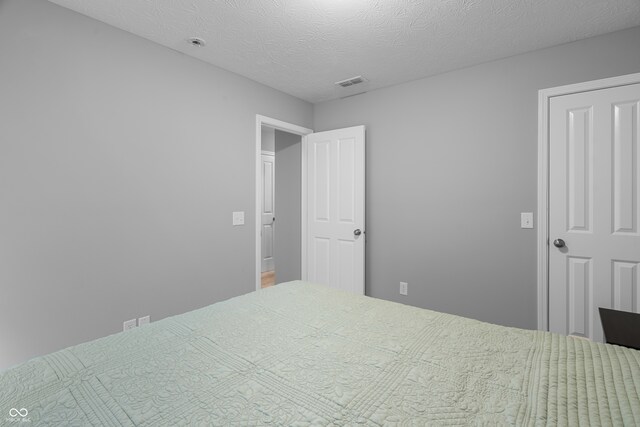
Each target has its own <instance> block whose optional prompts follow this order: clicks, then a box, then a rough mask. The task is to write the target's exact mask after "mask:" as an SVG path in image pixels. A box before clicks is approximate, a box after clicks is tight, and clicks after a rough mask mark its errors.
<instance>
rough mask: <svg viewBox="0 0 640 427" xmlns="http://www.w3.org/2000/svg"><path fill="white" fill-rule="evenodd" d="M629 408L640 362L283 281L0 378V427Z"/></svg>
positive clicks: (573, 414) (509, 421) (432, 419)
mask: <svg viewBox="0 0 640 427" xmlns="http://www.w3.org/2000/svg"><path fill="white" fill-rule="evenodd" d="M639 395H640V351H635V350H630V349H624V348H621V347H617V346H611V345H604V344H595V343H591V342H588V341H585V340H580V339H574V338H567V337H563V336H559V335H555V334H550V333H546V332H537V331H527V330H521V329H513V328H505V327H501V326H496V325H491V324H487V323H482V322H478V321H474V320H469V319H465V318H462V317H457V316H452V315H447V314H442V313H437V312H433V311H428V310H423V309H419V308H414V307H409V306H404V305H401V304H395V303H391V302H387V301H382V300H376V299H372V298H367V297H362V296H354V295H350V294H345V293H342V292H338V291H335V290H331V289H328V288H325V287H321V286H315V285H311V284H308V283H304V282H291V283H287V284H282V285H278V286H275V287H273V288H269V289H266V290H263V291H259V292H254V293H251V294H248V295H245V296H241V297H238V298H234V299H231V300H228V301H225V302H221V303H218V304H214V305H211V306H209V307H206V308H203V309H200V310H196V311H193V312H190V313H186V314H183V315H180V316H176V317H172V318H168V319H165V320H162V321H159V322H155V323H152V324H150V325H149V326H145V327H142V328H137V329H134V330H132V331H129V332H124V333H119V334H116V335H112V336H109V337H106V338H102V339H99V340H96V341H92V342H89V343H86V344H82V345H78V346H75V347H70V348H67V349H65V350H62V351H59V352H57V353H53V354H49V355H47V356H44V357H40V358H37V359H34V360H31V361H29V362H27V363H25V364H23V365H20V366H17V367H15V368H13V369H11V370H8V371H5V372H3V373H0V424H3V423H4V424H6V425H26V424H24V423H25V422H30V424H29V425H64V426H73V425H77V426H90V425H95V426H133V425H136V426H182V425H202V426H209V425H287V426H288V425H323V426H324V425H340V426H342V425H517V426H521V425H588V424H591V425H640V400H639ZM12 409H14V411H12ZM23 409H24V410H27V411H28V415H26V416H25V417H23V416H22V415H23V414H24V411H22V412H20V413H18V410H23ZM11 415H13V416H11ZM18 423H20V424H18Z"/></svg>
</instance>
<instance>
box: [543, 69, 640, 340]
mask: <svg viewBox="0 0 640 427" xmlns="http://www.w3.org/2000/svg"><path fill="white" fill-rule="evenodd" d="M636 83H640V73H635V74H627V75H624V76H619V77H611V78H608V79H601V80H593V81H589V82H583V83H576V84H571V85H567V86H559V87H554V88H549V89H542V90H540V91H538V270H537V282H538V309H537V316H538V329H539V330H543V331H548V330H549V102H550V99H551V98H553V97H555V96H563V95H571V94H574V93H579V92H589V91H592V90H600V89H608V88H612V87H617V86H626V85H632V84H636Z"/></svg>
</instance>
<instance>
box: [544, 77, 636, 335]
mask: <svg viewBox="0 0 640 427" xmlns="http://www.w3.org/2000/svg"><path fill="white" fill-rule="evenodd" d="M639 106H640V85H639V84H635V85H629V86H621V87H615V88H610V89H603V90H596V91H589V92H582V93H576V94H572V95H566V96H559V97H555V98H551V101H550V110H549V114H550V115H549V137H550V146H549V240H550V250H549V329H550V330H551V331H552V332H559V333H563V334H573V335H579V336H585V337H588V338H590V339H593V340H595V341H603V333H602V327H601V324H600V317H599V314H598V307H607V308H616V309H621V310H628V311H635V312H638V311H639V309H640V305H639V304H638V298H639V296H638V292H637V291H638V289H637V274H638V273H637V270H638V267H637V266H638V263H640V234H639V233H638V221H639V218H640V216H639V215H640V204H639V203H640V174H639V171H638V165H639V164H640V160H639V159H640V152H639V150H638V148H639V147H638V126H639V125H640V113H639V112H640V108H639ZM555 239H562V240H563V241H564V242H565V246H564V247H561V248H558V247H556V246H554V245H553V244H552V242H553V241H554V240H555Z"/></svg>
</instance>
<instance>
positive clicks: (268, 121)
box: [254, 114, 313, 290]
mask: <svg viewBox="0 0 640 427" xmlns="http://www.w3.org/2000/svg"><path fill="white" fill-rule="evenodd" d="M263 125H264V126H268V127H270V128H273V129H278V130H281V131H284V132H289V133H293V134H296V135H301V136H302V153H303V159H304V153H305V152H306V151H305V138H304V135H308V134H310V133H313V130H312V129H307V128H305V127H302V126H298V125H294V124H291V123H287V122H283V121H282V120H278V119H272V118H271V117H266V116H261V115H260V114H256V148H255V152H256V155H255V174H256V175H255V183H256V188H255V196H256V197H255V202H256V205H255V209H254V211H255V244H256V247H255V256H256V258H255V278H256V290H259V289H260V284H261V283H260V282H261V280H260V273H261V271H262V247H261V241H260V228H261V226H262V224H261V223H262V216H261V212H260V199H261V196H262V191H261V189H262V185H261V184H262V126H263ZM302 167H303V169H302V176H303V177H304V162H303V164H302ZM303 180H304V178H303ZM302 193H303V194H302V196H303V199H302V200H304V195H305V189H304V181H303V187H302ZM304 213H305V208H304V204H303V206H302V215H303V216H302V224H304V223H305V221H304ZM303 231H304V225H303ZM302 235H303V236H304V232H303V234H302ZM303 239H304V237H303ZM303 248H304V246H303ZM303 277H304V276H303Z"/></svg>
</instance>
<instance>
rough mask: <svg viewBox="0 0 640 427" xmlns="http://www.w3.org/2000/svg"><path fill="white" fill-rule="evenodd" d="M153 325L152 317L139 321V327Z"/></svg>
mask: <svg viewBox="0 0 640 427" xmlns="http://www.w3.org/2000/svg"><path fill="white" fill-rule="evenodd" d="M149 323H151V316H149V315H147V316H144V317H141V318H139V319H138V326H143V325H148V324H149Z"/></svg>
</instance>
